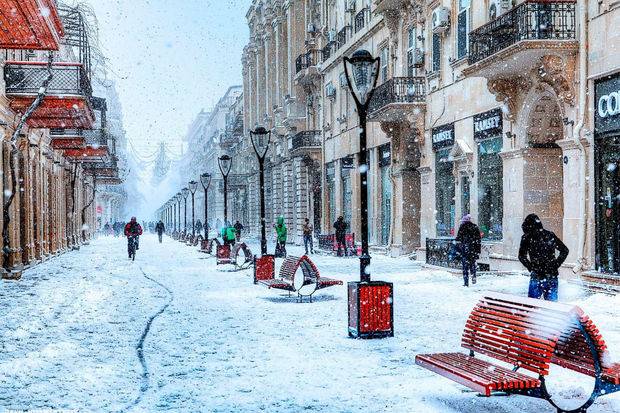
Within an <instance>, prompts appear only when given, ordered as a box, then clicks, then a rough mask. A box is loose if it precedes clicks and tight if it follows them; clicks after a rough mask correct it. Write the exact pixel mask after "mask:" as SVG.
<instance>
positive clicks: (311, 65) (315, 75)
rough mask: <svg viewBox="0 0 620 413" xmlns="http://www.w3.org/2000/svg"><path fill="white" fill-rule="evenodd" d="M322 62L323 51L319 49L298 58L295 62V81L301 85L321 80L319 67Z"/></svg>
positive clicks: (309, 51)
mask: <svg viewBox="0 0 620 413" xmlns="http://www.w3.org/2000/svg"><path fill="white" fill-rule="evenodd" d="M320 62H321V51H320V50H317V49H311V50H308V51H307V52H306V53H302V54H300V55H299V56H298V57H297V60H296V61H295V70H296V75H295V80H296V81H297V82H298V83H300V84H304V85H306V84H311V83H313V82H314V81H315V80H318V79H320V77H321V73H320V72H319V68H318V65H319V63H320Z"/></svg>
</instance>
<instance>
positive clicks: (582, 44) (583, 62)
mask: <svg viewBox="0 0 620 413" xmlns="http://www.w3.org/2000/svg"><path fill="white" fill-rule="evenodd" d="M577 4H579V26H580V27H579V29H580V30H579V121H578V122H577V124H576V125H575V128H574V130H573V139H575V143H576V144H577V146H578V147H579V151H580V152H581V156H580V157H579V177H580V179H581V180H582V185H581V197H582V199H581V206H580V209H581V212H582V213H581V216H582V217H583V222H582V223H581V225H580V228H579V244H578V248H579V249H578V254H577V255H578V258H577V265H575V267H573V272H574V273H575V274H577V273H578V272H580V271H582V270H583V269H584V268H585V267H586V265H587V259H586V257H585V250H586V242H587V237H586V235H587V231H588V217H587V216H586V215H587V212H588V180H587V179H586V148H585V147H584V146H583V143H582V142H581V139H580V137H581V133H582V131H583V126H584V124H585V121H586V102H587V98H588V93H587V92H588V91H587V89H588V85H587V82H588V56H587V53H588V30H587V27H588V1H587V0H583V1H579V2H577Z"/></svg>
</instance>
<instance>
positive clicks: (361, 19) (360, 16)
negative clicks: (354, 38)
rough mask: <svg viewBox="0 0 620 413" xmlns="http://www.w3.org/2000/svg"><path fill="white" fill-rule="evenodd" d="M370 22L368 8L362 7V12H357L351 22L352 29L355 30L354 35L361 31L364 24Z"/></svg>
mask: <svg viewBox="0 0 620 413" xmlns="http://www.w3.org/2000/svg"><path fill="white" fill-rule="evenodd" d="M368 20H370V9H369V8H368V7H364V8H363V9H362V10H360V11H358V12H357V14H356V15H355V19H354V20H353V28H354V29H355V33H357V32H359V31H360V30H362V29H363V28H364V27H365V26H366V23H368Z"/></svg>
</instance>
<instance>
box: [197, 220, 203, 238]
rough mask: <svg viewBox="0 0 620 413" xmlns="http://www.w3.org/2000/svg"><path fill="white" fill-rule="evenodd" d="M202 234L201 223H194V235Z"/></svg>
mask: <svg viewBox="0 0 620 413" xmlns="http://www.w3.org/2000/svg"><path fill="white" fill-rule="evenodd" d="M201 233H202V222H200V220H198V221H196V234H199V235H200V234H201Z"/></svg>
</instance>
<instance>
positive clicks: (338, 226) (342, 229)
mask: <svg viewBox="0 0 620 413" xmlns="http://www.w3.org/2000/svg"><path fill="white" fill-rule="evenodd" d="M347 227H348V224H347V223H346V222H345V221H344V217H343V216H342V215H341V216H339V217H338V219H337V220H336V222H334V229H335V230H336V255H338V256H339V257H340V256H341V255H340V246H342V248H343V249H344V255H345V256H346V255H347V239H346V238H347Z"/></svg>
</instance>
